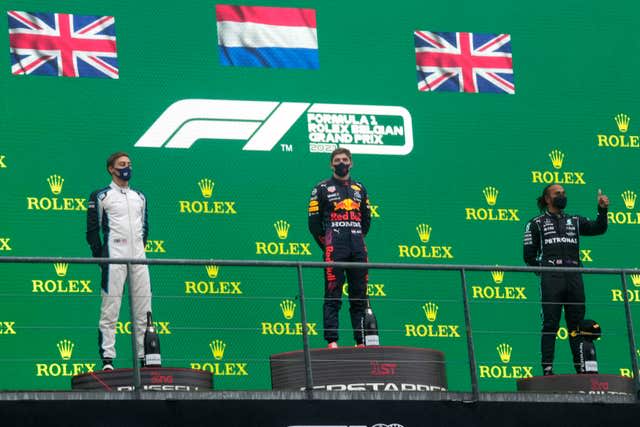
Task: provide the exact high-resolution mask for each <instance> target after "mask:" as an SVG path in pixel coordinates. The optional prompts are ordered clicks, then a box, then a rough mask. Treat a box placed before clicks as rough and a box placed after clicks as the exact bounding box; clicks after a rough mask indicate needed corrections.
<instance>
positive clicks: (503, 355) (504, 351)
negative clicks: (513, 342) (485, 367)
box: [496, 343, 513, 363]
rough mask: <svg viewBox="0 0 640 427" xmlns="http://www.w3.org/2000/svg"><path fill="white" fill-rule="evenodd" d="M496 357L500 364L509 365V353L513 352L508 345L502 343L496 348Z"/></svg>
mask: <svg viewBox="0 0 640 427" xmlns="http://www.w3.org/2000/svg"><path fill="white" fill-rule="evenodd" d="M496 350H498V355H499V356H500V360H501V361H502V363H509V361H510V360H511V351H512V350H513V349H512V348H511V346H510V345H509V344H505V343H502V344H500V345H498V347H496Z"/></svg>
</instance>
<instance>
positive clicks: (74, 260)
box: [0, 256, 640, 401]
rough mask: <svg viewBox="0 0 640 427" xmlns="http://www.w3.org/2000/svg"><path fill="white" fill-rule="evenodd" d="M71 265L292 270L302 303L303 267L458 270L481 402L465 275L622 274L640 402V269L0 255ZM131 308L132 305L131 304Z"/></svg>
mask: <svg viewBox="0 0 640 427" xmlns="http://www.w3.org/2000/svg"><path fill="white" fill-rule="evenodd" d="M59 262H65V263H71V264H125V265H127V266H129V267H130V266H131V265H132V264H143V265H210V264H215V265H218V266H240V267H242V266H244V267H290V268H295V269H296V270H297V276H298V279H297V280H298V288H299V292H300V301H301V303H302V304H304V285H303V282H302V269H303V268H326V267H341V268H367V269H384V270H423V271H425V270H426V271H458V272H460V280H461V285H462V295H463V309H464V315H465V325H466V329H467V347H468V349H467V350H468V354H469V367H470V371H471V388H472V398H473V400H474V401H477V400H478V398H479V397H478V396H479V390H478V373H477V369H476V361H475V351H474V350H475V349H474V344H473V331H472V329H471V313H470V309H469V301H468V295H467V284H466V275H465V274H466V273H467V272H469V271H495V270H499V271H505V272H506V271H510V272H523V273H526V272H530V273H543V272H549V271H553V272H566V273H585V274H609V275H620V276H621V282H622V283H621V284H622V289H623V293H624V306H625V315H626V322H627V334H628V340H629V349H630V354H631V366H632V367H633V371H634V377H635V381H634V386H635V392H636V393H635V395H636V396H635V397H636V399H637V400H640V378H639V375H638V360H637V359H636V356H635V354H636V350H635V347H636V342H635V336H634V332H633V319H632V316H631V307H630V304H629V298H628V296H627V282H626V275H628V274H640V269H639V268H584V267H560V266H557V267H556V266H545V267H531V266H509V265H478V264H415V263H406V264H405V263H384V262H316V261H273V260H229V259H214V258H211V259H184V258H176V259H166V258H165V259H157V258H82V257H20V256H0V264H8V263H14V264H22V263H24V264H46V263H59ZM131 305H133V304H132V303H131ZM305 313H306V312H305V310H304V307H303V309H302V310H301V316H302V319H301V321H302V325H303V326H302V328H303V331H304V333H303V334H302V336H303V349H304V355H305V360H304V361H305V371H306V384H307V387H306V391H307V398H309V399H313V398H314V396H313V391H312V390H313V375H312V370H311V358H310V353H309V342H308V336H307V334H306V330H307V319H306V315H305ZM131 336H132V340H133V341H132V348H133V349H134V352H135V348H136V345H135V334H131ZM133 360H134V361H133V364H134V370H135V368H136V367H137V363H136V362H137V361H136V357H134V358H133ZM136 373H137V375H136V385H139V384H140V382H139V381H140V379H139V370H137V372H136ZM139 393H140V392H139V386H138V387H134V393H133V396H134V398H136V399H138V398H140V394H139Z"/></svg>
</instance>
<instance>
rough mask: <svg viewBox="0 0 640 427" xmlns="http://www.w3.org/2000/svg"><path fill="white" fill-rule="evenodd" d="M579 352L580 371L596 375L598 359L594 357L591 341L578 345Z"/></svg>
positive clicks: (593, 347)
mask: <svg viewBox="0 0 640 427" xmlns="http://www.w3.org/2000/svg"><path fill="white" fill-rule="evenodd" d="M579 350H580V365H581V366H580V368H581V369H580V370H581V371H582V372H583V373H585V374H597V373H598V359H597V357H596V346H595V345H593V342H592V341H587V340H585V341H582V342H581V343H580V344H579Z"/></svg>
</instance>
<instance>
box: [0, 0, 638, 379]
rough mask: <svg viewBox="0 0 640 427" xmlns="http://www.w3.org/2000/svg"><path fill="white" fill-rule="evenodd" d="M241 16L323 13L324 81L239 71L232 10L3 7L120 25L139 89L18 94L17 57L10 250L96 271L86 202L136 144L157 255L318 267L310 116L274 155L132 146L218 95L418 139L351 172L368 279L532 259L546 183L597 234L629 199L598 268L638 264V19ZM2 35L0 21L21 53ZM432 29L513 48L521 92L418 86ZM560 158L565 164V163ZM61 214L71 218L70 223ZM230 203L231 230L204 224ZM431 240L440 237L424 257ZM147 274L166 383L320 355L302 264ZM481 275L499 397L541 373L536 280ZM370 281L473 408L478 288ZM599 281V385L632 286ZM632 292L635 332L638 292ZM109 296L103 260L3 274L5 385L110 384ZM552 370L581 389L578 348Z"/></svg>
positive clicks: (200, 143)
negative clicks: (106, 367)
mask: <svg viewBox="0 0 640 427" xmlns="http://www.w3.org/2000/svg"><path fill="white" fill-rule="evenodd" d="M236 4H237V3H236ZM240 4H243V5H264V6H286V7H307V8H313V9H315V10H316V13H317V22H318V45H319V56H320V68H319V69H318V70H302V69H268V68H241V67H223V66H222V65H220V63H219V59H218V53H217V45H216V17H215V5H216V2H215V1H213V0H207V1H204V0H192V1H190V2H188V4H187V3H185V4H180V5H178V4H175V3H173V2H168V1H164V0H159V1H156V2H149V1H141V2H107V1H99V0H92V1H89V2H87V1H77V0H71V1H65V2H59V1H51V0H38V1H34V0H23V1H20V0H7V1H5V2H3V9H5V10H7V11H9V10H26V11H37V12H64V13H76V14H84V15H113V16H115V17H116V29H117V47H118V61H119V64H120V76H119V79H114V80H112V79H91V78H65V77H41V76H14V75H12V74H11V70H10V57H9V55H8V54H5V55H0V93H2V96H1V98H0V99H1V100H0V108H1V110H0V141H1V143H0V185H1V187H2V193H1V194H2V196H1V199H2V207H1V209H0V242H1V243H0V245H1V247H0V256H73V257H84V256H88V255H89V254H90V252H89V249H88V247H87V245H86V243H85V237H84V233H85V218H86V212H85V211H84V210H83V205H84V206H86V198H87V197H88V195H89V194H90V192H91V191H93V190H95V189H97V188H101V187H102V186H105V185H107V184H108V183H109V176H108V175H107V174H106V172H105V169H104V164H105V159H106V158H107V156H108V155H109V154H110V153H112V152H114V151H117V150H125V151H128V152H129V153H130V155H131V158H132V161H133V180H132V186H134V187H135V188H139V189H141V190H143V191H144V192H145V194H146V196H147V198H148V203H149V215H150V237H149V238H150V243H149V245H148V250H149V253H148V256H149V257H151V258H213V259H216V258H217V259H245V260H253V259H260V260H305V261H308V260H321V253H320V251H319V249H318V248H317V247H316V246H315V243H313V240H312V238H311V236H310V235H309V233H308V231H307V225H306V221H307V212H306V209H307V201H308V197H309V193H310V191H311V189H312V188H313V186H314V185H315V184H316V183H317V182H318V181H320V180H322V179H325V178H327V177H328V176H329V175H330V169H329V167H328V163H329V159H328V155H327V154H326V153H317V152H311V151H310V147H311V145H310V138H311V137H310V132H309V127H308V123H309V120H310V119H309V117H310V116H309V114H310V113H309V111H312V110H309V111H306V110H305V111H306V112H302V113H301V115H300V117H299V118H298V119H297V120H296V121H294V123H293V124H292V125H291V126H290V128H289V129H288V131H286V132H285V133H284V135H283V136H282V137H281V138H279V139H278V140H277V143H276V144H275V145H274V146H273V148H272V149H271V150H267V151H251V150H243V149H242V148H243V147H244V144H245V143H246V142H245V141H246V140H247V139H248V138H244V140H242V141H240V140H228V141H227V140H219V139H217V140H216V139H211V138H199V139H197V140H195V141H194V143H193V144H192V145H191V146H190V147H189V148H188V149H171V148H167V147H156V148H150V147H141V146H136V145H135V144H136V143H137V142H138V141H139V140H140V138H141V137H142V135H144V134H145V132H147V130H149V128H150V127H151V126H152V124H153V123H154V122H155V121H156V119H158V118H159V117H160V116H161V114H162V113H163V112H164V111H165V110H166V109H167V108H169V106H171V105H173V104H174V103H176V102H178V101H181V100H193V99H201V100H236V101H270V102H276V103H308V104H309V105H308V106H306V107H304V108H305V109H306V108H314V107H313V105H316V104H330V105H334V107H331V106H329V107H327V106H324V107H323V106H319V107H318V106H316V108H317V109H318V111H320V112H324V113H327V114H329V113H331V112H332V111H334V110H335V108H337V107H335V105H355V106H359V107H353V109H354V114H355V117H357V118H361V117H362V115H364V116H366V117H367V120H371V117H372V116H373V117H374V119H375V120H376V121H379V122H380V124H384V125H389V126H397V127H400V128H401V129H402V135H395V136H394V135H391V136H385V145H384V146H386V147H394V146H396V147H397V146H402V144H406V143H407V140H408V139H409V138H410V137H411V136H412V140H413V148H412V149H411V150H410V152H409V153H407V154H404V155H389V154H356V155H355V156H354V162H355V167H354V169H353V175H354V176H355V177H356V178H357V179H359V180H361V181H362V182H363V183H364V184H365V185H366V186H367V189H368V191H369V194H370V198H371V202H372V205H373V206H374V210H375V215H374V219H373V223H372V226H371V231H370V234H369V236H368V238H367V245H368V249H369V258H370V261H375V262H401V263H405V262H410V263H451V264H488V265H496V264H502V265H520V264H521V263H522V255H521V251H522V249H521V247H522V234H523V231H524V226H525V224H526V221H527V220H528V219H529V218H531V217H533V216H535V215H536V214H537V212H536V207H535V198H536V197H537V196H538V194H539V193H540V191H541V189H542V187H543V186H544V185H545V184H544V182H540V181H541V180H543V179H544V180H555V179H556V176H557V177H558V178H561V179H562V180H563V181H562V182H564V183H565V189H566V190H567V194H568V198H569V207H568V210H570V211H572V212H576V213H580V214H583V215H586V216H593V215H594V214H595V211H596V193H597V190H598V189H599V188H601V189H603V191H604V192H605V193H606V194H608V195H609V197H610V198H611V211H612V212H613V215H612V219H613V221H611V223H610V227H609V231H608V232H607V234H606V235H605V236H602V237H597V238H585V239H583V241H582V249H583V252H582V257H583V261H584V263H585V266H589V267H591V266H593V267H596V266H597V267H634V266H637V265H638V258H637V250H636V248H637V243H636V242H637V240H638V238H639V237H640V232H639V231H638V230H639V227H638V224H639V223H640V204H636V203H635V199H634V198H633V195H630V196H629V198H627V200H626V201H627V202H628V205H627V204H625V200H624V199H623V197H622V194H623V193H624V192H627V191H628V192H633V193H634V194H635V193H637V192H639V191H640V188H639V184H638V180H637V177H636V174H635V173H634V172H635V167H636V165H637V160H638V156H639V154H638V147H637V146H638V143H637V141H638V137H637V136H635V135H638V126H637V121H636V120H635V118H636V117H638V115H637V114H638V111H637V108H638V107H637V105H638V94H639V92H638V91H637V90H635V89H633V88H634V87H635V83H636V80H637V68H638V66H639V65H640V59H639V58H640V56H639V55H637V52H638V50H639V43H640V42H639V40H640V39H639V38H638V37H637V35H638V30H637V25H635V16H636V15H637V13H638V12H639V11H640V7H639V6H638V5H637V3H636V2H633V1H630V0H624V1H620V2H617V3H615V5H614V4H612V3H607V2H600V1H592V0H588V1H584V0H581V1H577V0H565V1H562V2H557V1H554V2H552V1H547V0H543V1H539V2H535V4H534V3H531V4H524V3H521V2H509V1H493V0H489V1H485V2H478V1H469V0H466V1H459V2H455V3H446V2H445V3H434V2H424V1H409V0H404V1H399V2H390V3H388V2H371V1H360V0H357V1H350V2H336V1H330V2H320V1H282V0H271V1H269V2H265V1H259V2H255V1H249V0H246V1H243V2H242V3H240ZM6 26H7V19H6V18H2V19H0V34H5V37H4V42H3V43H4V46H5V49H8V36H7V35H8V32H7V28H6ZM414 30H428V31H451V32H455V31H467V32H478V33H506V34H510V35H511V39H512V41H511V44H512V49H513V64H514V75H515V86H516V90H515V94H514V95H506V94H505V95H499V94H469V93H450V92H437V93H427V92H420V91H418V90H417V85H416V77H415V76H416V71H415V67H416V61H415V51H414V41H413V31H414ZM5 52H6V50H5ZM211 105H212V104H206V106H205V107H204V108H203V110H208V108H209V107H210V106H211ZM275 105H276V104H273V106H271V107H269V108H271V110H273V108H275ZM283 105H289V104H283ZM293 105H294V106H295V105H297V104H293ZM253 106H254V104H250V105H249V104H247V107H246V108H244V107H241V108H240V110H246V111H250V110H251V109H252V108H253ZM362 106H392V107H402V108H403V109H404V110H402V111H405V110H406V114H408V116H409V117H410V119H411V123H409V122H407V121H406V117H407V116H405V119H404V121H403V118H402V116H401V115H400V113H399V111H401V110H385V109H382V110H380V109H378V110H371V109H370V108H369V107H366V108H364V107H362ZM272 107H273V108H272ZM189 108H192V107H189ZM332 108H333V109H334V110H331V109H332ZM225 109H226V107H225V106H223V108H222V110H225ZM323 109H324V111H323ZM271 110H270V111H271ZM189 111H191V113H192V115H193V114H195V113H193V109H191V110H189ZM246 111H245V112H246ZM372 111H373V112H372ZM390 111H391V112H390ZM230 114H231V113H230ZM242 114H244V113H242ZM247 114H249V113H247ZM618 114H624V115H625V116H626V118H627V119H628V120H629V123H628V128H627V129H626V130H625V129H621V128H620V127H619V126H618V124H617V123H616V121H615V120H614V117H615V116H616V115H618ZM205 115H206V114H205ZM192 118H193V117H192ZM265 118H266V116H265V117H263V118H261V119H254V121H256V122H258V123H261V120H264V119H265ZM232 119H233V120H236V119H238V117H235V118H232ZM212 120H213V119H211V118H209V119H208V121H201V122H200V123H192V125H198V124H200V125H207V124H210V123H212ZM196 122H197V120H196ZM392 129H393V128H392ZM158 138H159V137H158ZM158 138H156V140H159V139H158ZM161 143H162V141H161ZM553 150H558V151H559V152H560V153H561V154H562V155H560V154H558V156H560V157H562V164H561V165H560V164H555V165H554V164H552V161H551V157H550V154H551V152H552V151H553ZM52 175H57V176H59V177H60V178H62V179H64V182H63V183H62V187H61V188H60V189H59V190H60V192H59V194H54V193H53V192H52V188H51V186H50V185H49V183H48V179H49V178H50V177H51V176H52ZM203 179H209V180H212V181H213V183H214V186H213V191H212V194H211V196H210V197H209V198H207V197H205V195H203V193H202V192H201V188H200V186H199V184H198V183H199V182H200V181H201V180H203ZM52 181H53V179H52ZM487 187H493V188H494V189H496V190H497V197H496V198H495V200H491V199H489V200H488V199H487V198H486V197H485V194H484V191H485V189H486V188H487ZM57 190H58V189H56V191H57ZM487 193H488V191H487ZM495 194H496V193H495V192H494V195H495ZM65 199H69V201H67V202H65ZM215 202H223V203H218V204H216V203H215ZM224 202H226V203H224ZM489 202H491V203H492V204H489ZM65 203H66V205H65ZM65 206H66V207H67V208H69V209H71V210H64V209H60V210H58V209H59V208H60V207H62V208H64V207H65ZM216 209H218V210H219V211H222V212H220V213H204V211H206V210H214V211H215V210H216ZM189 210H191V212H189ZM280 220H283V221H286V222H287V223H288V224H289V225H290V228H289V230H288V234H287V236H286V238H280V237H279V236H278V235H277V233H276V230H275V227H274V224H275V223H276V222H277V221H280ZM420 225H428V227H427V228H428V230H429V231H430V234H429V236H428V239H427V236H426V235H422V236H420V235H419V233H418V230H417V227H418V226H420ZM280 243H282V245H280ZM262 247H264V248H267V249H269V248H270V250H271V251H272V252H273V251H274V250H276V251H279V252H278V253H276V254H272V253H262V251H261V250H260V248H262ZM280 247H282V248H283V249H289V252H293V253H289V254H283V253H282V250H281V249H280ZM303 248H306V249H307V250H308V252H309V253H307V250H305V249H303ZM296 252H297V253H296ZM423 255H431V256H432V257H431V258H425V257H423ZM416 256H417V257H416ZM58 273H59V274H58ZM151 277H152V285H153V292H154V300H153V306H154V314H155V318H156V320H157V321H158V322H159V331H160V333H161V344H162V350H163V360H164V364H165V365H168V366H184V367H188V366H192V367H202V368H205V369H210V370H212V371H213V372H214V373H215V374H216V378H215V381H216V388H217V389H222V390H247V389H269V388H270V385H271V384H270V377H269V365H268V357H269V355H270V354H273V353H279V352H284V351H291V350H296V349H299V348H300V347H301V344H302V340H301V337H300V335H299V334H297V333H299V329H296V322H299V312H300V308H299V304H300V301H299V300H298V299H296V296H297V294H298V291H297V276H296V272H295V270H294V269H275V268H264V269H259V268H240V267H226V266H225V267H220V268H219V270H218V271H213V270H211V271H208V270H206V269H205V268H203V267H168V266H162V267H153V268H151ZM468 279H469V286H470V294H471V296H472V297H473V298H472V299H471V310H472V312H471V316H472V321H473V326H474V333H475V336H474V339H475V344H476V354H477V358H478V365H479V366H478V370H479V374H480V377H481V378H480V388H481V390H482V391H492V390H507V391H509V390H515V382H514V380H513V377H518V376H523V375H530V374H539V373H540V370H539V369H540V368H539V366H538V365H539V329H540V320H539V293H538V282H537V279H536V277H535V276H534V275H533V274H516V273H506V274H504V275H503V277H500V276H499V275H495V276H494V275H492V274H490V273H489V272H484V273H469V274H468ZM304 280H305V286H306V292H307V303H308V307H307V310H308V316H309V319H310V321H311V322H312V323H314V325H315V331H312V334H313V332H317V335H315V334H313V335H312V336H311V344H312V346H314V347H322V346H324V345H325V343H324V341H323V340H322V328H321V323H322V321H321V297H322V274H321V271H320V270H318V269H315V270H305V272H304ZM369 280H370V283H371V286H370V293H371V300H372V305H373V307H374V309H375V311H376V314H377V317H378V321H379V324H380V328H381V340H382V343H383V344H385V345H406V346H415V347H428V348H435V349H439V350H442V351H444V352H445V355H446V360H447V376H448V380H449V388H450V389H451V390H469V389H470V385H469V384H470V383H469V370H468V367H467V364H468V358H467V353H466V339H465V328H464V316H463V312H462V304H461V292H460V284H459V280H460V278H459V274H458V273H455V272H420V273H418V272H408V271H402V272H397V271H393V272H392V271H381V270H372V271H370V275H369ZM585 281H586V285H585V286H586V292H587V299H588V307H587V316H588V317H592V318H595V319H597V320H598V321H599V322H600V323H601V325H602V328H603V331H604V337H603V339H602V340H601V341H600V342H599V344H598V354H599V360H600V366H601V372H604V373H614V374H625V375H630V371H631V370H630V361H629V349H628V345H627V338H626V329H625V318H624V310H623V305H622V302H621V300H622V298H621V293H620V291H619V288H620V278H619V277H606V276H587V277H586V278H585ZM630 288H631V289H632V294H631V295H630V296H631V297H632V301H633V304H634V306H633V314H634V315H635V316H636V319H637V318H638V317H640V310H638V309H637V308H636V305H635V304H636V303H637V301H638V300H640V276H638V278H637V282H634V283H633V284H632V283H631V282H630ZM99 291H100V285H99V270H98V268H97V267H96V266H89V265H73V264H72V265H70V266H69V267H68V269H67V270H66V272H64V271H62V270H60V271H59V272H57V271H56V270H55V269H54V266H53V265H43V264H40V265H16V264H11V265H9V264H0V295H1V297H0V325H1V326H0V389H7V390H8V389H11V390H15V389H68V388H69V387H70V375H72V374H73V373H74V372H87V371H88V370H90V369H93V368H99V367H100V366H99V360H98V354H97V342H96V341H97V339H96V338H97V319H98V308H99V301H100V297H99V296H100V295H99ZM285 300H288V301H289V302H285ZM291 301H292V302H293V303H294V304H295V307H293V309H292V308H291V307H292V306H291ZM284 308H289V311H287V310H285V309H284ZM126 310H128V306H127V305H126V304H125V305H123V311H122V315H121V318H122V319H123V320H126V319H127V318H128V311H126ZM292 311H293V313H292ZM288 317H291V318H288ZM341 326H342V327H343V328H345V329H343V331H342V334H341V336H342V339H341V341H340V344H341V345H352V344H353V343H352V341H351V338H350V335H351V332H350V331H349V329H348V326H349V322H348V310H347V307H346V306H345V307H344V308H343V310H342V312H341ZM635 326H636V330H637V329H638V328H640V323H639V322H638V321H637V320H636V322H635ZM296 331H297V332H296ZM122 332H123V333H120V334H119V335H118V340H117V348H118V351H119V356H118V359H117V360H116V362H117V366H127V365H129V364H130V342H129V336H128V335H127V334H126V325H123V329H122ZM499 346H500V349H502V351H501V352H499V351H498V347H499ZM221 349H223V350H224V351H221ZM214 350H216V352H215V353H214ZM501 356H502V358H503V359H501ZM556 371H557V372H559V373H569V372H570V371H571V366H570V355H569V348H568V343H567V341H566V330H561V331H560V334H559V338H558V346H557V355H556Z"/></svg>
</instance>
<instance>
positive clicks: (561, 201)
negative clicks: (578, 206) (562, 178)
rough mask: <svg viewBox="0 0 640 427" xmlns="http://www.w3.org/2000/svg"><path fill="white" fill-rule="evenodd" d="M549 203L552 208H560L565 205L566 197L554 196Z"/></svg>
mask: <svg viewBox="0 0 640 427" xmlns="http://www.w3.org/2000/svg"><path fill="white" fill-rule="evenodd" d="M551 205H552V206H553V207H554V208H558V209H560V210H562V209H564V208H566V207H567V198H566V197H565V196H558V197H554V198H553V200H551Z"/></svg>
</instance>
